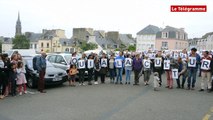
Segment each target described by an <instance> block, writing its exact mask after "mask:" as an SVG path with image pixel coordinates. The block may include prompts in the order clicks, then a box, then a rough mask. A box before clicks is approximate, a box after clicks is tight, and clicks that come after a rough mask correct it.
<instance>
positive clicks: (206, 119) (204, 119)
mask: <svg viewBox="0 0 213 120" xmlns="http://www.w3.org/2000/svg"><path fill="white" fill-rule="evenodd" d="M210 117H211V115H209V114H206V115H205V116H204V117H203V119H202V120H209V118H210Z"/></svg>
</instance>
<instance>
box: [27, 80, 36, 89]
mask: <svg viewBox="0 0 213 120" xmlns="http://www.w3.org/2000/svg"><path fill="white" fill-rule="evenodd" d="M27 85H28V87H29V88H35V81H34V80H33V79H32V78H28V81H27Z"/></svg>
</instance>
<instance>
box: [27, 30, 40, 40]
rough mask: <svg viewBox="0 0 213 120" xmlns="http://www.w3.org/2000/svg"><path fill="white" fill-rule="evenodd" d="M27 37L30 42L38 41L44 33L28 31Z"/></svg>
mask: <svg viewBox="0 0 213 120" xmlns="http://www.w3.org/2000/svg"><path fill="white" fill-rule="evenodd" d="M25 35H26V37H27V39H29V40H30V42H38V40H40V39H41V36H42V34H41V33H33V32H30V33H29V32H28V33H25Z"/></svg>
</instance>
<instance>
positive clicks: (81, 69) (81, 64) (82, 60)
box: [78, 54, 86, 86]
mask: <svg viewBox="0 0 213 120" xmlns="http://www.w3.org/2000/svg"><path fill="white" fill-rule="evenodd" d="M85 57H86V55H85V54H83V55H82V57H81V58H80V59H79V60H78V71H79V85H80V86H81V85H85V84H84V75H85V70H86V59H85Z"/></svg>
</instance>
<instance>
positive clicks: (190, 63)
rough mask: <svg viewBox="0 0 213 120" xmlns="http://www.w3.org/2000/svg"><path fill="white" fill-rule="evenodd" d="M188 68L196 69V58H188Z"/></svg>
mask: <svg viewBox="0 0 213 120" xmlns="http://www.w3.org/2000/svg"><path fill="white" fill-rule="evenodd" d="M188 67H196V57H189V61H188Z"/></svg>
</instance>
